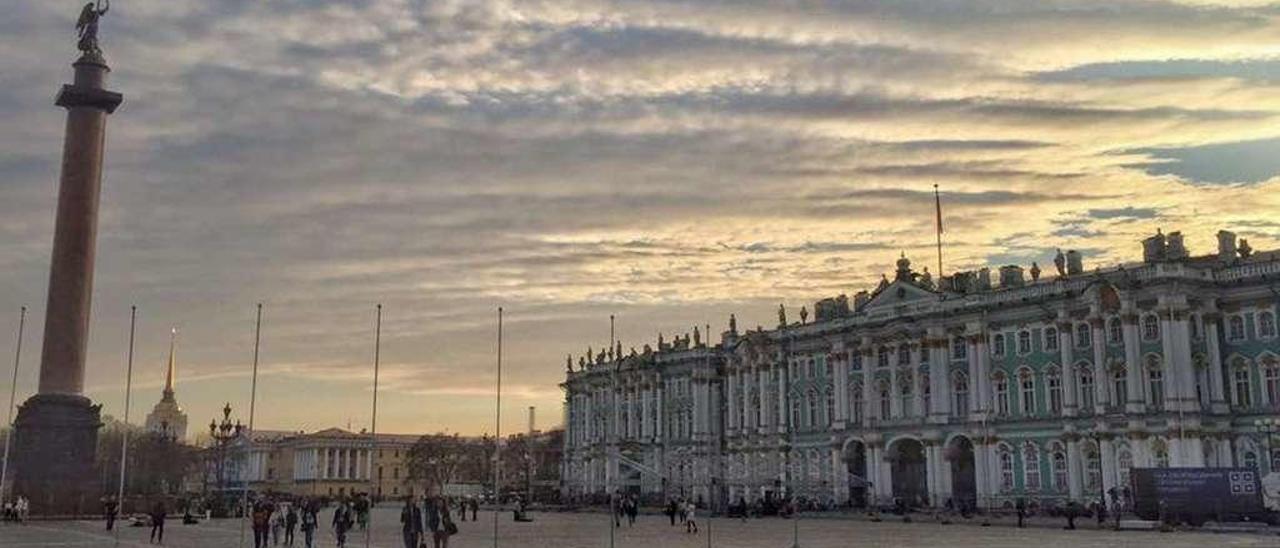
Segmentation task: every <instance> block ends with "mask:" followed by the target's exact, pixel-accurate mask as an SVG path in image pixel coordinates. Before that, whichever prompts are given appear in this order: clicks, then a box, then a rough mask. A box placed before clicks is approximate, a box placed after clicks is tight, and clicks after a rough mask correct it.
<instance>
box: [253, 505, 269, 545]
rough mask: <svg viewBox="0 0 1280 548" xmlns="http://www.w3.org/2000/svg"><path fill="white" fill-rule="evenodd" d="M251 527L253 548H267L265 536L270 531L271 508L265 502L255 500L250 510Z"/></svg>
mask: <svg viewBox="0 0 1280 548" xmlns="http://www.w3.org/2000/svg"><path fill="white" fill-rule="evenodd" d="M249 520H250V523H251V524H252V525H253V548H267V535H268V534H270V531H271V508H270V506H268V505H267V501H265V500H256V501H254V502H253V506H252V507H251V508H250V517H249Z"/></svg>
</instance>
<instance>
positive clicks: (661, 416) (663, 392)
mask: <svg viewBox="0 0 1280 548" xmlns="http://www.w3.org/2000/svg"><path fill="white" fill-rule="evenodd" d="M654 386H655V387H657V390H658V399H657V401H656V402H654V404H655V405H657V406H658V420H657V422H655V423H654V425H653V427H654V437H656V438H658V439H659V440H663V439H666V437H667V410H666V399H667V387H666V381H665V380H663V379H662V378H658V379H656V380H655V381H654Z"/></svg>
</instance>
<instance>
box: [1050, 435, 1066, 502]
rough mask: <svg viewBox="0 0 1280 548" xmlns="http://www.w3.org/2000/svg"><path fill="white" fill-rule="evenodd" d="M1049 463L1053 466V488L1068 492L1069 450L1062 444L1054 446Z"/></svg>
mask: <svg viewBox="0 0 1280 548" xmlns="http://www.w3.org/2000/svg"><path fill="white" fill-rule="evenodd" d="M1050 459H1051V460H1050V461H1049V465H1050V466H1051V467H1052V468H1053V489H1054V490H1055V491H1058V492H1066V491H1067V489H1068V486H1067V452H1066V450H1064V449H1063V448H1062V446H1061V445H1058V446H1055V447H1054V448H1053V453H1052V454H1051V456H1050Z"/></svg>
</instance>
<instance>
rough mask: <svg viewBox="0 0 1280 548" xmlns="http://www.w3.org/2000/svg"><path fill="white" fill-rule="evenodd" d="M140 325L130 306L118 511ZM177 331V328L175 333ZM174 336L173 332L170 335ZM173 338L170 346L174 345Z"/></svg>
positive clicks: (121, 500)
mask: <svg viewBox="0 0 1280 548" xmlns="http://www.w3.org/2000/svg"><path fill="white" fill-rule="evenodd" d="M137 325H138V307H137V306H136V305H135V306H130V307H129V353H128V354H127V356H128V357H127V358H126V359H125V362H126V363H127V364H128V365H126V366H125V375H124V430H122V431H121V435H120V483H119V485H117V486H116V511H118V512H123V511H124V473H125V463H126V462H127V461H128V460H129V407H130V403H131V400H132V398H133V341H134V333H135V332H136V327H137ZM176 332H177V331H176V330H175V331H174V333H176ZM170 336H171V337H172V334H171V335H170ZM172 344H173V343H172V338H171V339H170V346H172ZM112 529H113V530H114V531H115V535H114V536H115V537H116V543H119V542H120V530H119V529H116V528H115V527H112Z"/></svg>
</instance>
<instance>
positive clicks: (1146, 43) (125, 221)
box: [0, 0, 1280, 433]
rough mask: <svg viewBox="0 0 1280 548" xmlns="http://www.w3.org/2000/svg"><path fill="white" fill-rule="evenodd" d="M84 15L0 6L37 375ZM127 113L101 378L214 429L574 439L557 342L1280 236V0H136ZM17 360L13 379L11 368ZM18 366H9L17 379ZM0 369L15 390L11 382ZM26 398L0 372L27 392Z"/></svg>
mask: <svg viewBox="0 0 1280 548" xmlns="http://www.w3.org/2000/svg"><path fill="white" fill-rule="evenodd" d="M79 5H80V2H73V1H68V0H59V1H56V2H13V3H10V5H8V6H6V7H5V8H4V17H2V18H0V128H2V129H0V349H7V350H4V352H5V354H7V355H10V356H11V355H12V354H11V352H12V349H13V341H14V339H15V336H16V331H17V323H18V310H19V307H20V306H22V305H23V304H26V305H29V306H30V307H31V315H30V316H29V322H28V327H29V329H28V331H27V337H26V338H25V351H24V353H23V359H22V374H21V375H20V377H19V381H20V382H19V386H18V394H19V399H20V400H21V399H23V398H25V397H26V396H27V395H29V394H30V393H31V392H33V391H34V390H35V379H36V368H37V367H38V363H39V341H40V336H41V333H40V331H41V327H42V325H43V315H42V314H43V307H44V304H45V303H44V299H45V286H46V279H47V276H48V261H49V249H50V242H51V241H52V231H53V207H54V197H55V193H56V181H57V176H58V164H59V156H60V153H61V152H60V149H61V139H62V129H63V124H64V116H65V114H64V112H63V111H62V110H61V109H59V108H57V107H55V106H54V105H53V104H52V100H53V95H54V92H55V91H56V90H57V89H58V87H59V86H60V85H61V84H62V83H63V82H65V81H67V79H68V78H69V77H70V67H69V66H68V64H69V62H70V61H71V60H73V59H74V56H75V51H74V48H75V45H74V44H75V41H74V31H73V27H74V16H75V15H76V14H77V12H78V7H79ZM102 42H103V47H104V49H105V52H106V55H107V59H108V61H109V62H110V64H111V65H112V67H113V72H112V74H111V87H112V88H114V89H116V90H118V91H120V92H122V93H123V94H124V96H125V102H124V105H123V106H122V107H121V108H120V110H118V111H117V112H116V113H115V114H114V115H113V116H112V117H111V119H110V125H109V130H108V143H107V161H106V175H105V179H104V183H103V199H102V219H101V228H100V239H99V262H98V267H97V280H96V287H95V289H96V292H95V301H94V310H93V312H94V316H93V328H92V340H91V342H90V363H89V365H88V369H89V372H88V381H87V382H88V388H89V395H90V396H91V397H92V398H94V399H95V400H96V401H98V402H101V403H103V404H104V412H106V413H109V414H112V415H115V416H119V415H120V414H121V413H122V411H123V399H124V371H125V347H126V343H127V335H128V315H129V306H130V305H133V304H136V305H137V306H138V307H139V310H140V318H139V339H138V340H139V349H138V354H137V362H136V371H137V375H138V377H137V382H136V383H135V388H136V389H137V397H136V398H135V400H134V401H135V404H134V407H133V411H132V412H133V418H135V419H140V418H141V416H142V415H143V414H144V413H145V412H146V411H147V410H148V409H149V408H150V406H151V405H152V404H153V403H154V401H155V400H156V399H158V397H159V391H160V384H161V380H162V379H161V375H162V371H163V364H164V358H165V352H166V349H167V336H168V332H169V328H170V327H171V326H176V327H177V328H178V329H179V330H180V335H179V345H178V346H179V363H180V384H179V391H178V397H179V401H180V402H181V403H182V404H183V405H184V406H185V408H186V409H187V411H188V412H189V413H190V415H191V419H192V422H193V424H194V425H196V426H195V427H194V428H193V430H199V426H198V425H200V424H207V421H208V420H209V419H210V418H212V416H213V415H214V414H215V412H216V409H217V408H218V407H220V406H221V405H222V403H223V402H224V401H225V402H230V403H231V404H232V405H233V406H234V407H235V408H237V410H238V411H237V413H236V414H237V415H240V416H242V417H243V418H244V419H245V420H247V408H248V400H249V371H250V359H251V357H252V340H253V321H254V304H255V303H257V302H262V303H264V308H265V314H264V316H265V320H264V323H265V325H264V329H263V347H262V376H261V379H260V383H259V397H258V402H259V405H258V414H257V421H258V426H259V427H260V428H282V429H316V428H323V427H328V426H335V425H336V426H342V427H345V426H347V424H350V425H351V426H352V427H353V428H355V429H359V428H362V427H366V426H368V423H369V419H370V403H369V401H370V396H371V394H372V391H371V388H372V359H373V321H374V305H375V303H378V302H381V303H383V304H384V307H385V308H384V326H383V328H384V330H383V345H382V366H383V367H382V373H383V381H384V384H383V390H382V391H381V392H380V394H381V407H380V412H379V429H380V430H389V431H396V432H426V431H436V430H445V429H447V430H449V431H458V432H464V433H479V432H484V431H489V432H492V430H493V415H492V407H493V400H492V396H491V387H492V385H493V381H494V363H495V358H494V350H495V340H496V309H497V307H498V306H503V307H505V308H506V310H507V322H506V335H507V336H506V346H505V348H504V350H505V354H504V355H505V357H506V361H505V373H506V374H505V375H504V379H503V382H504V387H505V388H506V391H505V394H506V395H507V398H505V399H504V404H506V405H505V406H504V417H507V418H509V420H505V421H504V430H508V431H509V430H512V429H517V428H522V425H523V423H524V417H523V410H524V409H525V408H526V407H527V406H530V405H535V406H537V407H538V410H539V423H540V424H541V425H543V426H547V425H550V424H552V423H558V422H560V399H561V394H560V391H559V389H558V388H557V386H556V384H557V382H558V381H559V380H560V379H561V378H562V373H563V370H564V359H565V355H566V354H568V353H573V354H574V355H575V356H576V355H578V354H581V353H582V352H584V351H585V350H586V348H587V347H588V346H591V347H594V348H596V349H599V348H600V347H602V346H603V345H605V344H606V343H607V341H608V338H609V325H608V316H609V314H616V315H617V317H618V322H617V332H618V336H619V338H620V339H621V340H622V342H623V345H624V346H627V347H630V346H633V345H634V346H637V347H638V346H641V345H643V343H644V342H647V341H651V340H652V339H654V338H656V336H657V334H658V333H659V332H662V333H665V334H667V336H668V338H670V336H671V335H672V334H674V333H684V332H687V331H691V330H692V327H693V326H695V325H698V326H702V325H707V324H709V325H711V329H712V330H713V331H714V332H716V333H719V332H720V331H721V330H723V329H724V328H725V323H726V320H727V317H728V314H729V313H730V312H736V313H737V314H738V317H739V319H740V324H741V325H742V326H744V327H753V326H754V325H756V324H757V323H762V324H765V325H770V324H772V322H773V318H774V317H775V316H774V313H775V309H776V306H777V304H778V303H779V302H785V303H786V304H787V305H788V307H789V308H791V309H793V310H795V309H798V308H799V307H800V306H801V305H804V304H809V305H810V306H812V304H811V303H812V301H814V300H816V299H818V298H821V297H824V296H831V295H836V294H840V293H848V294H852V293H853V292H856V291H857V290H858V289H862V288H866V287H868V286H870V285H872V284H873V283H874V282H875V281H876V280H877V279H878V278H879V277H880V274H881V272H883V271H886V270H887V269H889V268H890V265H891V264H892V262H893V261H894V260H895V259H896V258H897V257H898V254H899V252H902V251H905V252H906V253H907V255H908V256H910V257H914V258H916V259H917V263H918V264H926V263H927V264H933V259H932V258H931V257H932V253H933V250H932V247H931V246H932V242H933V238H934V234H933V216H932V215H933V209H932V208H933V195H932V185H933V184H935V183H936V184H938V185H940V186H941V188H942V190H943V196H942V197H943V202H944V208H945V214H946V229H947V233H946V241H947V247H946V254H947V269H948V270H951V269H958V268H972V267H978V266H983V265H998V264H1006V263H1019V264H1024V265H1026V264H1029V263H1030V262H1031V261H1039V262H1040V263H1041V264H1042V265H1043V264H1044V263H1046V262H1050V261H1051V257H1052V255H1053V252H1054V249H1055V248H1056V247H1062V248H1064V249H1066V248H1075V249H1080V250H1082V251H1084V253H1085V257H1086V262H1087V264H1086V266H1093V265H1100V264H1105V263H1111V262H1116V261H1126V260H1133V259H1135V258H1136V257H1137V256H1138V255H1139V252H1140V248H1139V245H1138V244H1137V240H1138V239H1139V238H1140V237H1142V236H1145V235H1147V234H1149V233H1153V232H1154V231H1155V230H1156V229H1157V228H1163V229H1164V230H1165V231H1170V230H1178V229H1180V230H1182V231H1183V232H1184V233H1186V235H1187V242H1188V245H1189V246H1190V247H1191V248H1192V251H1193V252H1207V251H1208V250H1209V249H1210V248H1211V247H1212V246H1213V233H1214V232H1216V231H1217V230H1218V229H1220V228H1224V227H1228V228H1231V229H1233V230H1235V231H1236V232H1238V233H1240V234H1241V235H1242V236H1244V237H1246V238H1248V239H1249V240H1250V242H1251V243H1252V244H1253V245H1254V247H1255V248H1271V247H1274V246H1276V244H1277V240H1280V219H1277V218H1276V214H1277V212H1280V198H1278V197H1277V192H1278V191H1280V124H1277V122H1278V121H1280V4H1268V3H1267V2H1263V1H1247V0H1246V1H1239V2H1229V1H1226V0H1223V1H1212V0H1181V1H1177V0H1168V1H1136V0H1100V1H1083V0H1082V1H1036V2H1028V1H1026V0H972V1H958V0H898V1H894V2H882V1H869V0H868V1H852V0H851V1H837V0H827V1H818V0H793V1H767V2H766V1H756V0H724V1H718V0H696V1H687V2H682V1H669V2H660V1H652V0H650V1H627V0H619V1H606V0H545V1H544V0H444V1H409V0H406V1H397V0H366V1H358V0H349V1H333V2H322V1H317V0H292V1H274V2H261V1H247V0H243V1H229V0H228V1H217V2H210V1H192V0H172V1H164V2H154V1H153V2H130V1H127V0H117V1H116V2H115V3H114V6H113V7H112V9H111V12H110V13H109V14H108V15H107V16H106V18H105V19H104V21H103V25H102ZM3 363H6V364H8V363H9V362H8V361H4V362H3ZM5 367H6V368H7V367H8V366H7V365H6V366H5ZM3 378H6V379H7V378H8V375H7V374H6V375H4V377H3ZM6 388H7V387H6Z"/></svg>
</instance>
